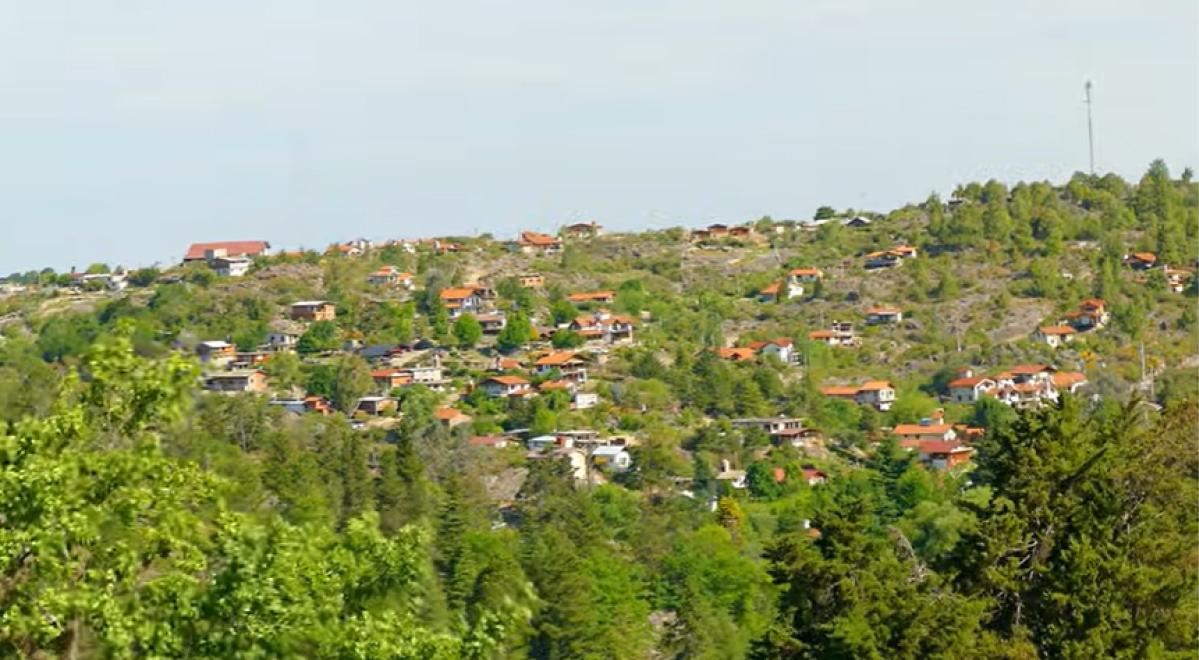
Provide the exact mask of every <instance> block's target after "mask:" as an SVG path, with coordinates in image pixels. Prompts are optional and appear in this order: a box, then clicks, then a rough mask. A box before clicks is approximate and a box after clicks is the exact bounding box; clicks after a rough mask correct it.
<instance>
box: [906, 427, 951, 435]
mask: <svg viewBox="0 0 1199 660" xmlns="http://www.w3.org/2000/svg"><path fill="white" fill-rule="evenodd" d="M952 430H953V425H952V424H928V425H924V424H896V425H895V428H894V429H892V431H893V432H894V433H895V435H945V434H946V433H948V432H950V431H952Z"/></svg>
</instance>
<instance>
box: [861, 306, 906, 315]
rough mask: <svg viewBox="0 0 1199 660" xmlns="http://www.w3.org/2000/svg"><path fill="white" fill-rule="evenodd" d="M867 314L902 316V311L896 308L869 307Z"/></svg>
mask: <svg viewBox="0 0 1199 660" xmlns="http://www.w3.org/2000/svg"><path fill="white" fill-rule="evenodd" d="M866 313H867V314H902V313H903V310H902V309H900V308H898V307H891V306H888V305H884V306H882V307H871V308H870V309H868V310H866Z"/></svg>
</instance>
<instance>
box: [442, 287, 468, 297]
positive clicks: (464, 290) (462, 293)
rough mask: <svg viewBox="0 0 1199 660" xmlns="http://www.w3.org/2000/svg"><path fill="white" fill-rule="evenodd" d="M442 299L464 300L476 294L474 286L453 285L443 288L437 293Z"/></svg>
mask: <svg viewBox="0 0 1199 660" xmlns="http://www.w3.org/2000/svg"><path fill="white" fill-rule="evenodd" d="M437 295H438V296H440V297H441V299H442V300H462V299H464V298H469V297H471V296H473V295H475V289H474V288H473V287H453V288H449V289H442V290H441V293H439V294H437Z"/></svg>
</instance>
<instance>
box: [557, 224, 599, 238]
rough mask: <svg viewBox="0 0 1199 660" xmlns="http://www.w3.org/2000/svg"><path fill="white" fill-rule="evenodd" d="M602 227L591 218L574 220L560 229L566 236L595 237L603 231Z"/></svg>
mask: <svg viewBox="0 0 1199 660" xmlns="http://www.w3.org/2000/svg"><path fill="white" fill-rule="evenodd" d="M603 229H604V228H603V227H602V226H600V224H599V223H597V222H596V221H594V220H592V221H591V222H576V223H575V224H573V225H568V226H567V227H566V228H565V229H563V230H562V235H563V236H565V237H566V238H595V237H596V236H599V235H601V234H602V233H603Z"/></svg>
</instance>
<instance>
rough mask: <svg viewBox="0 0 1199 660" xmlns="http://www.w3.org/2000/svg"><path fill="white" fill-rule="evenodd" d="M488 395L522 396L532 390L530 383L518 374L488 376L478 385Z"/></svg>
mask: <svg viewBox="0 0 1199 660" xmlns="http://www.w3.org/2000/svg"><path fill="white" fill-rule="evenodd" d="M480 387H482V388H483V391H484V392H486V393H487V394H488V396H493V397H511V396H524V395H526V394H529V393H530V392H532V391H533V390H532V384H531V383H529V381H527V380H525V379H524V378H521V377H520V376H489V377H488V378H487V379H486V380H484V381H483V383H482V384H481V385H480Z"/></svg>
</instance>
